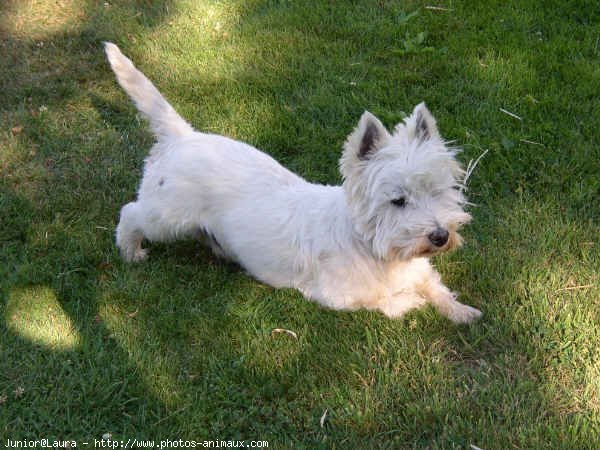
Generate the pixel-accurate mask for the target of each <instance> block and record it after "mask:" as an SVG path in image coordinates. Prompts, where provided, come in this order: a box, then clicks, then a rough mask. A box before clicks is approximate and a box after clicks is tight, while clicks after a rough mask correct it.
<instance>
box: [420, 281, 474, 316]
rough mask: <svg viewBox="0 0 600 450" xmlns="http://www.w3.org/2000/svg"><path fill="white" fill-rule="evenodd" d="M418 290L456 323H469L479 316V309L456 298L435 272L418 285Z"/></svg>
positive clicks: (441, 312)
mask: <svg viewBox="0 0 600 450" xmlns="http://www.w3.org/2000/svg"><path fill="white" fill-rule="evenodd" d="M419 292H420V293H422V294H423V296H425V297H427V299H428V300H429V301H430V302H431V304H432V305H433V306H434V307H435V308H436V309H437V310H438V311H439V312H440V314H442V315H443V316H445V317H447V318H448V319H450V320H451V321H452V322H454V323H456V324H461V323H471V322H473V321H474V320H476V319H478V318H479V317H481V315H482V314H481V311H479V310H478V309H476V308H473V307H471V306H468V305H464V304H462V303H460V302H459V301H457V300H456V294H455V293H454V292H452V291H450V289H448V288H447V287H446V286H445V285H444V284H443V283H442V282H441V280H440V276H439V274H438V273H437V272H435V271H433V274H432V276H431V277H430V278H429V279H428V280H427V281H425V282H424V283H423V284H422V285H421V286H419Z"/></svg>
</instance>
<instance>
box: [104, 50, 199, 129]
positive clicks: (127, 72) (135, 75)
mask: <svg viewBox="0 0 600 450" xmlns="http://www.w3.org/2000/svg"><path fill="white" fill-rule="evenodd" d="M104 51H105V52H106V56H107V57H108V61H109V62H110V66H111V67H112V70H113V72H115V75H116V76H117V81H118V82H119V84H120V85H121V87H122V88H123V89H124V90H125V92H127V94H128V95H129V96H130V97H131V98H132V99H133V101H134V102H135V105H136V106H137V108H138V109H139V110H140V111H141V112H142V113H143V114H144V115H146V116H147V117H148V119H149V120H150V127H151V128H152V131H153V132H154V134H155V135H156V137H157V138H158V139H159V140H160V139H161V138H166V137H178V136H185V135H187V134H190V133H193V132H194V129H193V128H192V127H191V126H190V125H189V124H188V123H187V122H186V121H185V120H183V119H182V118H181V116H180V115H179V114H177V112H175V110H174V109H173V107H172V106H171V105H169V103H167V101H166V100H165V99H164V97H163V96H162V95H161V94H160V92H158V89H156V87H154V85H153V84H152V82H151V81H150V80H149V79H148V78H146V77H145V76H144V74H143V73H142V72H140V71H139V70H137V69H136V68H135V66H134V65H133V63H132V62H131V61H130V60H129V58H127V57H126V56H125V55H123V53H121V50H119V47H117V46H116V45H115V44H112V43H110V42H105V44H104Z"/></svg>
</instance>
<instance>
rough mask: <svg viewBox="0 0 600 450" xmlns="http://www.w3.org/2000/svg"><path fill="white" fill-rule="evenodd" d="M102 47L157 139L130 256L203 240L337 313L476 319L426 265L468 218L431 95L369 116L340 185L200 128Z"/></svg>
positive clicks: (124, 249)
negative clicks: (403, 114)
mask: <svg viewBox="0 0 600 450" xmlns="http://www.w3.org/2000/svg"><path fill="white" fill-rule="evenodd" d="M105 51H106V54H107V56H108V60H109V62H110V65H111V66H112V69H113V71H114V72H115V74H116V76H117V80H118V82H119V84H120V85H121V86H122V87H123V89H124V90H125V91H126V92H127V94H129V96H130V97H131V98H132V99H133V101H134V102H135V104H136V106H137V108H138V109H139V110H140V111H141V112H142V113H143V114H144V115H145V116H146V117H147V118H148V119H149V121H150V126H151V128H152V130H153V132H154V134H155V135H156V138H157V143H156V144H155V145H154V146H153V147H152V149H151V150H150V154H149V156H148V157H147V158H146V160H145V165H144V175H143V178H142V182H141V185H140V187H139V191H138V197H137V201H135V202H131V203H128V204H126V205H125V206H123V208H122V209H121V218H120V221H119V225H118V227H117V232H116V241H117V246H118V247H119V249H120V251H121V254H122V256H123V258H124V259H125V260H126V261H141V260H143V259H144V258H146V256H147V250H145V249H143V248H142V240H143V239H147V240H149V241H156V242H168V241H172V240H175V239H178V238H183V237H193V236H198V235H201V236H202V238H203V240H204V241H205V242H206V243H207V244H208V245H209V246H210V247H211V248H212V250H213V251H214V253H216V254H217V255H219V256H221V257H224V258H228V259H231V260H233V261H235V262H237V263H238V264H240V265H241V266H242V267H243V268H245V269H246V270H247V271H248V272H250V274H252V275H253V276H254V277H256V278H257V279H258V280H260V281H262V282H264V283H267V284H269V285H271V286H274V287H276V288H280V287H293V288H296V289H298V290H300V291H301V292H302V293H303V294H304V295H305V296H306V297H308V298H310V299H313V300H315V301H317V302H319V303H320V304H322V305H324V306H327V307H330V308H333V309H346V310H355V309H359V308H367V309H371V310H372V309H377V310H380V311H382V312H383V313H384V314H385V315H387V316H389V317H400V316H402V315H403V314H404V313H406V312H407V311H409V310H411V309H413V308H417V307H420V306H423V305H425V304H426V303H427V302H430V303H431V304H432V305H433V306H434V307H435V308H437V310H438V311H439V312H440V313H441V314H443V315H444V316H446V317H448V318H449V319H450V320H451V321H453V322H455V323H468V322H471V321H473V320H474V319H476V318H478V317H480V316H481V312H480V311H479V310H477V309H475V308H472V307H470V306H467V305H464V304H462V303H459V302H458V301H457V300H456V295H455V294H454V293H452V292H451V291H450V290H449V289H448V288H447V287H446V286H445V285H444V284H443V283H442V282H441V279H440V275H439V274H438V272H437V271H436V270H435V269H434V268H433V267H432V266H431V264H430V263H429V260H428V257H430V256H432V255H435V254H437V253H440V252H443V251H447V250H451V249H453V248H456V247H457V246H459V245H460V244H461V237H460V236H459V234H458V233H457V230H458V228H459V227H460V226H461V225H462V224H464V223H466V222H468V221H469V220H470V219H471V217H470V215H469V214H468V213H466V212H465V211H464V210H463V207H464V205H465V203H466V200H465V198H464V196H463V193H462V189H461V187H462V185H461V176H463V175H464V171H463V170H462V169H461V167H460V165H459V164H458V162H457V161H456V159H455V153H456V149H452V148H448V147H447V146H446V145H445V142H444V141H443V140H442V138H441V137H440V135H439V133H438V129H437V126H436V122H435V119H434V118H433V116H432V115H431V113H430V112H429V110H428V109H427V108H426V106H425V104H424V103H421V104H419V105H417V107H416V108H415V109H414V111H413V113H412V115H411V116H410V117H408V118H406V119H405V120H404V122H403V123H399V124H398V125H396V127H395V128H394V131H393V132H392V133H389V132H388V130H387V129H386V128H385V127H384V126H383V124H382V123H381V122H380V121H379V120H378V119H377V118H376V117H375V116H373V115H372V114H371V113H369V112H365V113H364V114H363V115H362V117H361V118H360V121H359V123H358V126H357V127H356V129H355V130H354V131H353V132H352V133H351V134H350V136H349V137H348V140H347V142H346V143H345V146H344V151H343V154H342V157H341V160H340V170H341V173H342V175H343V183H342V185H341V186H323V185H319V184H312V183H309V182H307V181H306V180H304V179H303V178H301V177H299V176H298V175H296V174H294V173H292V172H290V171H289V170H287V169H286V168H284V167H283V166H281V165H280V164H279V163H277V162H276V161H275V160H274V159H273V158H271V157H270V156H268V155H266V154H265V153H263V152H261V151H259V150H257V149H255V148H254V147H252V146H250V145H248V144H245V143H243V142H238V141H235V140H232V139H229V138H226V137H223V136H218V135H214V134H208V133H200V132H197V131H194V129H193V128H192V127H191V126H190V125H189V124H188V123H187V122H186V121H185V120H183V119H182V118H181V117H180V116H179V115H178V114H177V113H176V112H175V110H174V109H173V107H171V105H170V104H169V103H167V101H166V100H165V99H164V98H163V97H162V95H161V94H160V93H159V92H158V90H157V89H156V88H155V87H154V85H153V84H152V83H151V82H150V81H149V80H148V79H147V78H146V77H145V76H144V75H143V74H142V73H141V72H140V71H139V70H137V69H136V68H135V66H134V65H133V64H132V62H131V61H130V60H129V59H128V58H127V57H125V56H124V55H123V54H122V53H121V51H120V50H119V48H118V47H117V46H116V45H114V44H111V43H106V44H105Z"/></svg>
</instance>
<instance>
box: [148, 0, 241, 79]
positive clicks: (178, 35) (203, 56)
mask: <svg viewBox="0 0 600 450" xmlns="http://www.w3.org/2000/svg"><path fill="white" fill-rule="evenodd" d="M240 20H241V19H240V12H239V11H238V6H237V5H236V3H235V2H206V1H200V2H198V1H183V2H179V4H178V7H177V8H173V10H172V14H171V16H170V17H169V19H168V20H167V21H165V22H163V23H162V24H161V25H160V26H158V27H156V28H155V29H154V30H152V31H150V32H149V35H148V39H147V40H146V42H145V43H144V46H145V47H146V49H147V51H146V52H145V53H146V54H145V55H144V58H145V64H149V63H152V62H154V63H156V64H154V65H153V66H154V67H156V68H157V69H158V70H161V67H164V69H165V70H164V74H165V76H168V77H174V78H183V79H190V80H197V79H202V80H206V79H207V78H208V79H216V80H219V79H221V78H230V79H234V78H235V74H236V73H237V71H238V69H239V68H240V66H241V67H243V66H244V65H245V63H246V61H247V58H248V54H247V51H248V49H247V48H246V47H247V44H246V43H242V42H240V41H239V39H234V35H235V34H236V29H237V28H239V22H240ZM165 33H166V34H168V35H169V40H168V42H165V41H164V39H162V36H164V34H165ZM173 68H175V69H176V70H175V71H173ZM199 77H200V78H199Z"/></svg>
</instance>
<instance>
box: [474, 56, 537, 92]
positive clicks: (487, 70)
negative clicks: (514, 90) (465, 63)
mask: <svg viewBox="0 0 600 450" xmlns="http://www.w3.org/2000/svg"><path fill="white" fill-rule="evenodd" d="M470 65H471V67H472V69H473V72H474V73H475V74H476V75H477V76H478V77H479V78H481V79H483V80H485V81H489V82H492V83H496V84H499V85H500V87H503V88H509V87H517V86H521V85H522V84H525V83H527V82H528V81H532V80H533V79H534V78H535V77H536V71H535V70H534V69H533V68H532V67H531V66H530V65H529V63H528V60H527V58H525V57H523V56H521V55H519V54H518V53H514V54H511V55H510V57H506V56H502V55H499V54H498V52H497V51H495V50H488V51H487V52H486V53H485V54H484V55H482V56H479V57H474V58H472V60H471V64H470Z"/></svg>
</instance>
